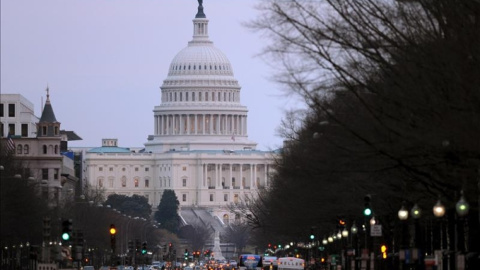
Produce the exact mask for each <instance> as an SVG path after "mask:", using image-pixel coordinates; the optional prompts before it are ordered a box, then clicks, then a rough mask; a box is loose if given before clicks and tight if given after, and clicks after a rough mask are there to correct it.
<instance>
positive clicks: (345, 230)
mask: <svg viewBox="0 0 480 270" xmlns="http://www.w3.org/2000/svg"><path fill="white" fill-rule="evenodd" d="M342 236H343V237H345V238H346V237H348V231H347V228H344V229H343V231H342Z"/></svg>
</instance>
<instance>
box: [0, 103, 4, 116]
mask: <svg viewBox="0 0 480 270" xmlns="http://www.w3.org/2000/svg"><path fill="white" fill-rule="evenodd" d="M3 116H4V113H3V103H0V117H3Z"/></svg>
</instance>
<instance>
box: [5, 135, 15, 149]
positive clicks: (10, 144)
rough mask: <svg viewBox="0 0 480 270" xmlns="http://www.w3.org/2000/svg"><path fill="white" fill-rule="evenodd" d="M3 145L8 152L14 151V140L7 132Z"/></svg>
mask: <svg viewBox="0 0 480 270" xmlns="http://www.w3.org/2000/svg"><path fill="white" fill-rule="evenodd" d="M5 147H6V148H7V151H8V152H13V151H15V142H14V141H13V139H12V136H11V135H10V133H8V135H7V142H6V144H5Z"/></svg>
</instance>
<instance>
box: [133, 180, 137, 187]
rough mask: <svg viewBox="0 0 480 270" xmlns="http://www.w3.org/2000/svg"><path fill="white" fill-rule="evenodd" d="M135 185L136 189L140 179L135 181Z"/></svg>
mask: <svg viewBox="0 0 480 270" xmlns="http://www.w3.org/2000/svg"><path fill="white" fill-rule="evenodd" d="M133 181H134V183H135V187H138V179H135V180H133Z"/></svg>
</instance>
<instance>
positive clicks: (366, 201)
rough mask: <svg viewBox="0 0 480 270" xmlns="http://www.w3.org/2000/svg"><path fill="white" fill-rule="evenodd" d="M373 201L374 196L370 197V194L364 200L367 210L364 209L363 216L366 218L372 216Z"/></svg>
mask: <svg viewBox="0 0 480 270" xmlns="http://www.w3.org/2000/svg"><path fill="white" fill-rule="evenodd" d="M371 199H372V196H370V194H367V195H366V196H365V198H364V199H363V200H364V203H365V208H364V209H363V215H364V216H366V217H369V216H371V215H372V208H371V206H370V201H371Z"/></svg>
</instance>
